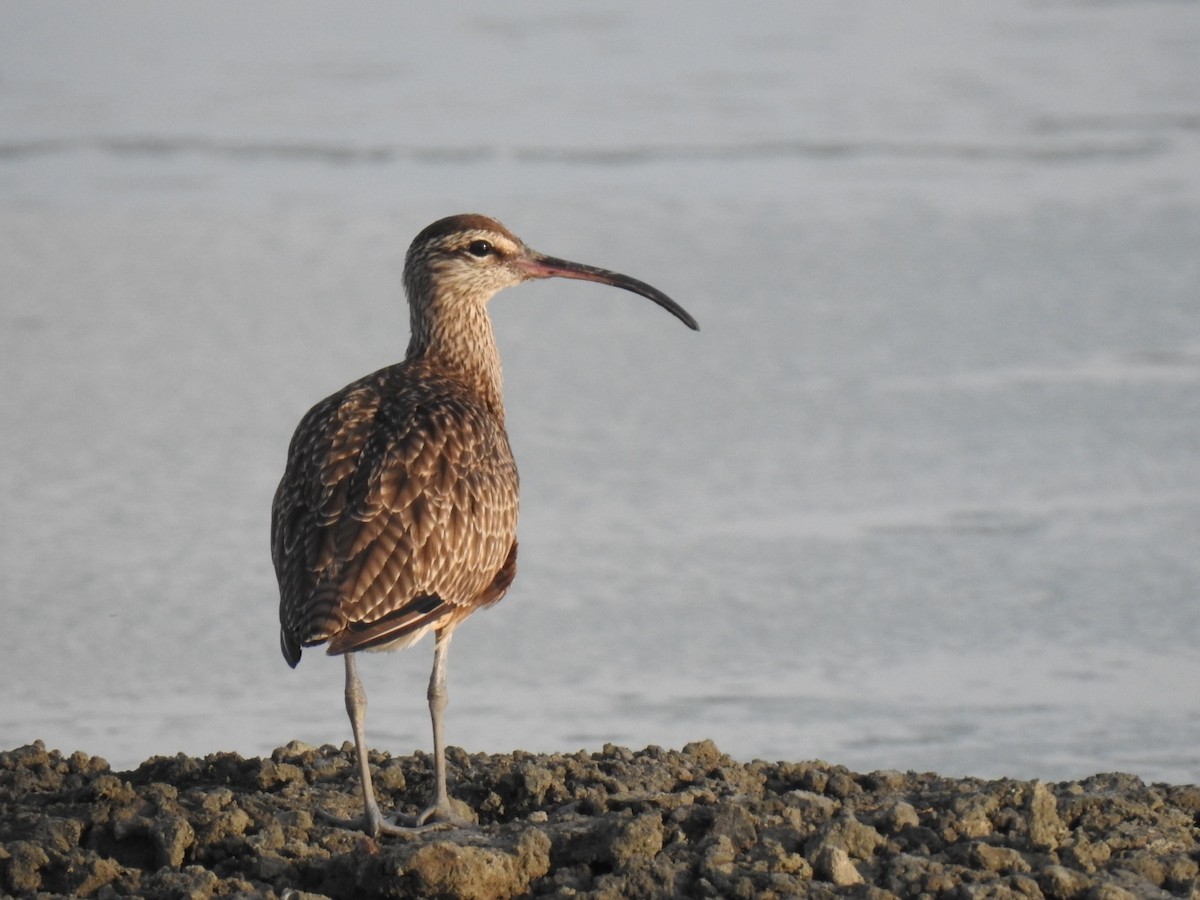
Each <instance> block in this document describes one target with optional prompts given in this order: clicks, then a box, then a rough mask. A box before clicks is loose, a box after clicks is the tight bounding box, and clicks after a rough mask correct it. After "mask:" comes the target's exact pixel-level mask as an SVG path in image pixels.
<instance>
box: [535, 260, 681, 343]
mask: <svg viewBox="0 0 1200 900" xmlns="http://www.w3.org/2000/svg"><path fill="white" fill-rule="evenodd" d="M516 265H517V266H518V267H519V268H520V269H521V271H523V272H525V273H526V274H528V275H529V277H530V278H577V279H579V280H580V281H597V282H599V283H600V284H610V285H612V286H613V287H618V288H621V289H622V290H626V291H632V292H633V293H635V294H641V295H642V296H643V297H646V298H647V299H650V300H653V301H654V302H655V303H657V304H658V305H659V306H661V307H662V308H663V309H665V310H666V311H667V312H669V313H671V315H673V316H675V318H677V319H679V321H681V322H682V323H683V324H684V325H686V326H687V327H688V328H690V329H692V330H693V331H699V330H700V326H699V324H697V322H696V320H695V319H694V318H692V315H691V313H689V312H688V311H687V310H686V309H684V308H683V307H682V306H680V305H679V304H678V303H676V302H675V301H674V300H672V299H671V298H670V297H668V296H667V295H666V294H664V293H663V292H662V291H660V290H659V289H658V288H656V287H651V286H650V285H648V284H646V282H644V281H638V280H637V279H636V278H630V277H629V276H628V275H622V274H621V273H620V272H610V271H609V270H608V269H600V268H597V267H596V266H585V265H584V264H583V263H576V262H571V261H570V260H567V259H558V258H556V257H553V256H543V255H542V254H541V253H537V252H535V251H532V250H531V251H529V252H528V253H527V254H526V255H525V256H524V257H522V258H521V259H519V260H516Z"/></svg>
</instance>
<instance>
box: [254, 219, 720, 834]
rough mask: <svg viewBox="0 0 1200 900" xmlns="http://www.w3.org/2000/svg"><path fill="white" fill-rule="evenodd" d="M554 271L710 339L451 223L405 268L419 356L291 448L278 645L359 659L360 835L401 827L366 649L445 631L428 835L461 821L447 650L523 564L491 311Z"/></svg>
mask: <svg viewBox="0 0 1200 900" xmlns="http://www.w3.org/2000/svg"><path fill="white" fill-rule="evenodd" d="M553 276H560V277H567V278H580V279H585V280H590V281H599V282H603V283H606V284H611V285H614V286H617V287H621V288H624V289H626V290H631V291H634V292H635V293H639V294H642V295H643V296H646V297H648V298H650V299H651V300H654V302H656V303H658V304H659V305H661V306H663V307H664V308H666V309H668V310H669V311H671V312H672V313H673V314H675V315H676V316H678V317H679V318H680V319H681V320H683V321H684V322H685V323H686V324H687V325H689V326H690V327H692V328H695V327H696V323H695V321H694V320H693V319H692V318H691V316H690V315H688V314H687V313H686V312H685V311H684V310H683V309H682V308H681V307H679V306H678V305H677V304H676V303H675V302H674V301H672V300H671V299H670V298H669V297H667V296H666V295H664V294H662V293H661V292H659V291H657V290H656V289H654V288H652V287H650V286H649V285H646V284H644V283H643V282H640V281H636V280H635V279H632V278H629V277H627V276H624V275H619V274H617V273H614V272H608V271H606V270H604V269H596V268H593V267H591V266H584V265H580V264H578V263H571V262H567V261H565V260H560V259H554V258H552V257H547V256H543V255H542V254H539V253H537V252H535V251H533V250H530V249H529V248H528V247H526V246H525V245H524V244H523V243H522V242H521V241H520V239H519V238H517V237H516V236H514V235H513V234H512V233H511V232H509V231H508V230H507V229H506V228H504V226H502V225H500V224H499V223H498V222H496V221H494V220H492V219H489V218H486V217H484V216H479V215H464V216H452V217H450V218H447V219H441V220H439V221H437V222H434V223H433V224H432V225H430V226H429V227H427V228H426V229H424V230H423V231H422V232H421V233H420V234H419V235H417V237H416V238H415V239H414V241H413V243H412V246H411V247H410V248H409V251H408V255H407V257H406V260H405V269H404V284H405V290H406V292H407V294H408V300H409V307H410V312H411V338H410V341H409V347H408V352H407V354H406V356H405V360H404V361H403V362H401V363H398V364H397V365H394V366H389V367H387V368H385V369H381V370H380V371H378V372H375V373H373V374H371V375H368V376H366V377H365V378H361V379H359V380H358V381H356V382H354V383H353V384H350V385H348V386H346V387H345V388H343V389H342V390H340V391H338V392H337V393H336V394H333V395H332V396H330V397H328V398H326V399H325V400H323V401H321V402H320V403H318V404H317V405H316V406H314V407H313V408H312V409H311V410H309V412H308V414H307V415H305V416H304V418H303V419H302V420H301V421H300V425H299V426H298V427H297V429H296V433H295V435H294V436H293V438H292V442H291V446H290V449H289V452H288V461H287V468H286V470H285V472H284V476H283V479H282V480H281V481H280V484H279V489H278V491H277V492H276V494H275V503H274V506H273V508H272V518H271V545H272V557H273V560H274V563H275V572H276V576H277V578H278V580H279V593H280V604H279V619H280V640H281V646H282V649H283V655H284V658H285V659H286V660H287V662H288V663H289V664H290V665H292V666H295V665H296V664H297V663H298V662H299V661H300V655H301V651H302V648H304V647H311V646H316V645H320V644H326V645H327V652H328V653H331V654H345V660H346V704H347V711H348V712H349V715H350V719H351V725H352V727H353V729H354V734H355V741H356V744H357V748H358V755H359V769H360V774H361V776H362V778H363V793H364V804H365V807H366V811H365V817H364V819H363V820H362V821H361V822H356V823H353V824H356V825H362V826H363V827H365V828H366V829H367V830H368V831H369V832H370V833H372V834H377V833H378V832H379V831H381V830H396V826H392V825H390V824H388V823H386V822H384V821H383V819H382V816H381V815H380V813H379V810H378V807H377V806H376V804H375V799H374V793H373V791H372V789H371V784H370V770H369V768H368V766H367V764H366V747H365V741H364V737H363V718H364V711H365V706H366V697H365V693H364V692H363V690H362V685H361V682H360V681H359V679H358V676H357V673H356V671H355V666H354V658H353V657H354V652H355V651H358V650H377V649H395V648H399V647H406V646H408V645H410V644H412V643H414V642H416V641H417V640H419V639H420V638H421V637H422V636H423V635H425V634H426V633H428V632H429V631H431V630H432V631H434V632H435V633H436V636H437V641H436V645H435V653H434V669H433V673H432V675H431V678H430V686H429V702H430V711H431V715H432V718H433V728H434V756H435V768H436V781H437V788H436V793H435V797H434V803H433V805H432V806H430V808H429V809H427V810H426V811H425V813H424V814H422V816H420V817H419V818H418V823H419V824H420V823H424V822H425V821H426V820H435V821H444V822H452V823H453V822H456V821H457V819H456V817H455V815H454V813H453V811H452V809H451V807H450V801H449V797H448V795H447V793H446V784H445V782H446V779H445V760H444V747H443V742H442V733H441V713H442V710H443V709H444V707H445V704H446V693H445V659H446V652H447V649H448V646H449V642H450V636H451V634H452V633H453V631H454V629H455V628H456V627H457V626H458V624H459V623H460V622H462V620H463V619H465V618H466V617H467V616H468V615H470V614H471V613H472V612H474V611H475V610H476V609H479V608H481V607H485V606H490V605H491V604H493V603H495V602H497V601H498V600H499V599H500V598H501V597H503V596H504V593H505V591H507V589H508V587H509V585H510V584H511V583H512V580H513V578H514V576H515V575H516V561H517V542H516V527H517V498H518V483H517V468H516V463H515V462H514V461H513V456H512V451H511V449H510V448H509V444H508V436H507V434H506V432H505V429H504V406H503V400H502V394H501V376H500V358H499V355H498V353H497V351H496V344H495V339H494V337H493V335H492V327H491V321H490V319H489V318H488V315H487V309H486V304H487V301H488V300H489V299H490V298H491V297H492V295H494V294H495V293H496V292H497V291H499V290H501V289H503V288H505V287H509V286H512V285H515V284H519V283H520V282H522V281H526V280H529V279H531V278H547V277H553Z"/></svg>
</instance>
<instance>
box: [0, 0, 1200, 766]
mask: <svg viewBox="0 0 1200 900" xmlns="http://www.w3.org/2000/svg"><path fill="white" fill-rule="evenodd" d="M0 18H2V19H3V22H4V27H3V28H0V304H2V306H0V373H2V377H3V385H4V390H3V391H2V392H0V422H3V427H2V429H0V504H2V506H0V508H2V510H3V513H4V516H5V520H6V524H5V526H4V528H3V529H2V531H0V535H2V537H0V541H2V544H0V567H2V569H3V572H4V576H5V577H4V584H3V589H2V590H0V609H2V610H3V615H4V620H5V623H6V637H7V640H6V641H5V649H4V651H3V653H2V654H0V682H2V683H3V684H4V685H5V687H6V690H5V692H4V693H5V699H4V700H3V702H2V703H0V746H5V747H12V746H16V745H18V744H21V743H25V742H27V741H30V740H33V739H34V738H43V739H45V740H46V741H47V742H48V743H49V744H52V745H54V746H57V747H60V748H61V749H63V750H72V749H75V748H82V749H86V750H87V751H89V752H92V753H96V754H100V755H103V756H106V757H107V758H108V759H109V760H110V762H112V763H113V764H114V765H117V766H130V765H133V764H136V763H137V762H138V761H140V760H141V759H143V758H145V757H147V756H149V755H152V754H170V753H174V752H176V751H186V752H189V753H205V752H211V751H216V750H237V751H240V752H243V753H265V752H269V750H270V749H271V748H272V747H274V746H277V745H279V744H282V743H284V742H286V741H288V740H290V739H292V738H300V739H303V740H306V741H309V742H312V743H324V742H340V741H341V740H343V739H345V738H348V736H349V728H348V726H347V724H346V722H345V717H344V712H343V709H342V700H341V690H342V688H341V666H340V663H339V662H338V661H336V660H331V659H327V658H324V657H323V656H322V655H321V654H320V653H319V652H309V653H308V654H306V656H305V658H304V660H303V662H302V664H301V665H300V667H299V668H298V669H297V670H296V671H295V672H292V671H290V670H288V668H287V667H286V665H285V664H284V663H283V661H282V659H281V657H280V656H279V653H278V649H277V638H276V629H277V621H276V603H277V599H276V598H277V595H276V593H275V585H274V578H273V575H272V572H271V567H270V560H269V552H268V546H267V533H268V521H269V507H270V500H271V494H272V492H273V490H274V486H275V482H276V480H277V478H278V476H279V474H280V473H281V471H282V466H283V458H284V454H285V451H286V447H287V442H288V439H289V437H290V435H291V431H292V428H293V427H294V426H295V424H296V422H297V421H298V419H299V417H300V415H301V414H302V413H303V412H304V411H305V410H306V409H307V407H308V406H309V405H311V404H312V403H313V402H315V401H316V400H318V399H320V398H321V397H323V396H325V395H326V394H328V393H330V392H332V391H333V390H335V389H337V388H338V387H340V386H341V385H342V384H344V383H346V382H347V381H349V380H351V379H352V378H354V377H357V376H358V375H361V374H363V373H365V372H368V371H371V370H373V369H374V368H377V367H379V366H382V365H385V364H387V363H389V362H393V361H395V360H397V359H399V358H400V356H401V355H402V354H403V350H404V347H405V345H406V343H407V312H406V310H405V307H404V303H403V299H402V296H401V293H400V266H401V263H402V259H403V253H404V250H405V248H406V246H407V243H408V241H409V239H410V238H411V236H412V235H414V234H415V233H416V231H417V230H419V229H420V228H421V227H422V226H424V225H425V224H426V223H427V222H429V221H431V220H432V219H434V218H437V217H440V216H442V215H446V214H449V213H453V212H462V211H469V210H471V211H479V212H484V213H488V214H491V215H495V216H497V217H499V218H501V219H502V220H503V221H505V222H506V223H507V224H509V225H510V226H511V227H512V228H513V229H514V230H515V231H516V232H517V233H518V234H520V235H522V236H523V237H525V238H526V239H527V240H528V241H529V242H530V243H531V244H532V245H533V246H535V247H538V248H539V249H542V250H544V251H546V252H550V253H553V254H556V255H561V256H566V257H569V258H575V259H579V260H582V261H585V262H590V263H594V264H598V265H603V266H608V267H612V268H617V269H620V270H622V271H625V272H628V273H630V274H632V275H635V276H637V277H640V278H643V279H645V280H647V281H650V282H651V283H653V284H655V285H656V286H658V287H660V288H662V289H663V290H665V291H667V292H668V293H670V294H671V295H672V296H674V297H675V298H676V299H678V300H679V301H680V302H681V303H683V304H684V305H685V306H686V307H687V308H688V309H689V310H690V311H692V312H693V313H694V314H695V315H696V317H697V318H698V319H699V320H700V322H701V326H702V329H703V330H702V331H701V332H700V333H699V334H693V333H690V332H688V331H687V330H686V329H684V328H682V327H680V326H679V324H678V323H677V322H675V321H673V320H672V319H670V318H669V317H667V316H665V315H663V314H662V312H661V311H660V310H657V309H655V308H654V307H653V306H652V305H651V304H649V303H646V302H644V301H642V300H640V299H638V298H636V297H634V296H632V295H629V294H625V293H621V292H616V291H611V290H604V289H601V288H599V287H595V286H589V285H582V284H578V283H568V282H557V283H554V282H552V283H542V284H537V285H530V286H526V287H522V288H521V289H519V290H517V291H511V292H508V293H505V294H503V295H501V296H500V297H499V298H498V299H497V300H496V301H495V302H494V303H493V306H492V311H493V316H494V318H495V320H496V327H497V332H498V337H499V341H500V344H501V352H502V355H503V358H504V362H505V371H506V379H507V381H506V392H507V401H508V407H509V429H510V432H511V435H512V441H513V444H514V448H515V451H516V453H517V457H518V461H519V463H520V465H521V470H522V487H523V497H522V502H523V510H522V522H521V548H522V549H521V572H520V576H519V578H518V580H517V583H516V586H515V587H514V589H513V590H512V591H511V592H510V594H509V596H508V598H507V599H506V600H505V601H504V602H503V603H502V604H500V605H499V606H498V607H496V608H494V609H493V610H491V611H489V612H487V613H484V614H481V615H479V616H477V617H476V618H474V619H472V620H471V621H470V622H468V623H467V624H466V625H465V626H464V627H463V628H461V629H460V630H459V632H458V633H457V635H456V639H455V642H454V649H453V652H452V654H451V657H450V691H451V706H450V712H449V719H448V729H449V739H450V741H451V742H452V743H454V744H459V745H462V746H464V747H466V748H468V749H471V750H489V751H506V750H510V749H512V748H516V747H520V748H524V749H529V750H539V751H540V750H573V749H577V748H579V747H588V748H596V747H599V746H600V745H602V744H603V743H605V742H614V743H621V744H627V745H631V746H634V747H640V746H644V745H646V744H651V743H655V744H662V745H669V746H679V745H681V744H682V743H684V742H686V741H689V740H694V739H698V738H702V737H711V738H713V739H714V740H716V741H717V743H718V745H719V746H720V747H721V748H722V749H724V750H726V751H727V752H730V753H733V754H734V755H736V756H738V757H742V758H750V757H755V756H758V757H766V758H787V759H805V758H813V757H821V758H825V759H828V760H832V761H835V762H840V763H844V764H846V765H849V766H851V767H854V768H858V769H874V768H899V769H909V768H913V769H921V770H924V769H936V770H939V771H942V772H945V773H947V774H975V775H985V776H998V775H1014V776H1023V777H1042V778H1065V777H1077V776H1081V775H1085V774H1088V773H1091V772H1094V771H1099V770H1114V769H1120V770H1125V771H1132V772H1134V773H1136V774H1138V775H1141V776H1142V777H1144V778H1147V779H1161V780H1169V781H1176V782H1192V781H1196V780H1197V779H1200V703H1198V702H1197V691H1196V685H1197V683H1200V646H1198V642H1197V636H1198V634H1200V604H1198V603H1197V599H1198V598H1197V593H1198V585H1200V480H1198V478H1197V476H1198V474H1200V471H1198V462H1200V459H1198V457H1200V391H1198V387H1200V261H1198V260H1200V253H1198V252H1197V248H1200V7H1197V6H1196V5H1194V4H1186V3H1167V2H1151V0H1144V2H1136V0H1135V2H1118V3H1091V2H1076V3H1068V2H1062V3H1056V2H1027V3H1013V4H1001V5H988V4H959V5H955V6H953V7H949V6H946V5H945V4H936V3H925V2H916V3H906V4H891V3H888V2H884V0H878V2H867V3H859V4H843V3H840V2H833V0H829V2H817V3H807V4H803V5H797V4H790V3H765V4H759V5H756V6H755V7H754V8H753V10H752V12H751V14H747V11H746V9H745V8H742V7H738V8H735V7H732V6H728V5H723V4H704V3H701V4H696V3H688V4H684V3H663V4H649V5H647V4H636V3H632V2H627V0H616V2H613V0H609V2H605V3H602V4H601V3H582V4H572V5H571V6H570V7H569V8H568V7H564V6H562V5H561V4H554V3H550V2H515V3H510V4H505V5H503V6H501V7H497V6H496V5H495V4H485V3H479V2H473V0H468V2H465V3H459V4H455V5H454V6H453V7H445V6H444V5H439V4H432V3H415V4H403V5H400V4H388V3H363V4H356V5H355V6H353V7H350V8H347V7H344V6H341V5H333V4H308V3H292V2H289V3H255V4H241V3H238V4H233V3H208V4H204V5H186V4H175V3H150V2H146V3H128V2H124V3H109V4H103V5H100V4H96V5H79V4H67V3H56V2H43V3H36V4H34V3H13V2H10V3H5V4H4V5H3V6H0ZM431 657H432V653H431V650H430V645H428V644H426V645H422V646H421V647H418V648H415V649H413V650H410V651H408V652H406V653H402V654H388V655H367V658H366V659H365V660H364V678H365V680H366V686H367V691H368V695H369V697H370V701H371V709H370V713H369V717H368V735H369V738H370V740H371V742H372V744H373V745H375V746H379V747H381V748H385V749H388V750H391V751H392V752H396V753H406V752H409V751H411V750H412V749H413V748H427V747H428V745H429V734H428V725H427V715H426V711H425V701H424V693H425V680H426V678H427V673H428V667H429V664H430V662H431Z"/></svg>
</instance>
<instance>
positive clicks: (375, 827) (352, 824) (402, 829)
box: [317, 803, 477, 838]
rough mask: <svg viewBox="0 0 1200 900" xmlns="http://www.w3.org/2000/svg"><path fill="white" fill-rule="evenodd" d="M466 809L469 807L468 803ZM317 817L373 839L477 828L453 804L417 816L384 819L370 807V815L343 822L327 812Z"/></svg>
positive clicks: (377, 808) (438, 806) (431, 807)
mask: <svg viewBox="0 0 1200 900" xmlns="http://www.w3.org/2000/svg"><path fill="white" fill-rule="evenodd" d="M464 806H465V804H464ZM317 817H318V818H319V819H320V820H321V821H323V822H325V823H326V824H328V825H333V826H334V827H336V828H345V829H347V830H349V831H362V832H365V833H366V834H367V835H369V836H370V837H373V838H374V837H379V835H381V834H391V835H399V836H404V835H414V834H421V833H423V832H426V831H444V830H448V829H451V828H474V827H476V824H477V823H475V822H472V821H471V820H470V819H467V818H464V817H462V816H460V815H459V814H458V813H457V812H455V811H454V808H453V806H452V805H451V804H450V803H446V804H444V805H438V804H434V805H432V806H430V807H429V808H427V809H425V810H424V811H423V812H421V813H420V814H419V815H416V816H403V815H401V814H400V813H394V814H392V815H391V816H386V817H385V816H384V815H383V814H382V813H381V812H380V811H379V807H378V806H376V807H374V808H372V807H367V810H366V812H365V813H364V814H363V815H361V816H355V817H354V818H353V819H343V818H342V817H341V816H335V815H334V814H333V813H329V812H326V811H325V810H323V809H318V810H317Z"/></svg>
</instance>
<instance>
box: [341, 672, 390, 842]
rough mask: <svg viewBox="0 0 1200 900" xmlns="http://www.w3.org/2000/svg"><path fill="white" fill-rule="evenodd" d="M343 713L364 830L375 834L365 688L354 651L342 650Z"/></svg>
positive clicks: (378, 822) (377, 814) (376, 815)
mask: <svg viewBox="0 0 1200 900" xmlns="http://www.w3.org/2000/svg"><path fill="white" fill-rule="evenodd" d="M346 714H347V715H348V716H350V728H351V730H352V731H353V732H354V749H355V752H356V753H357V754H358V777H359V779H360V780H361V781H362V792H363V812H364V814H365V818H366V822H365V830H366V832H367V834H369V835H371V837H375V836H376V835H378V834H379V829H380V826H381V825H382V823H383V815H382V814H381V813H380V812H379V804H378V803H377V802H376V801H375V787H374V785H373V784H372V783H371V764H370V761H369V760H368V758H367V734H366V718H367V692H366V691H364V690H363V686H362V680H361V679H360V678H359V677H358V667H357V665H356V663H355V661H354V654H353V653H347V654H346Z"/></svg>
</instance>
